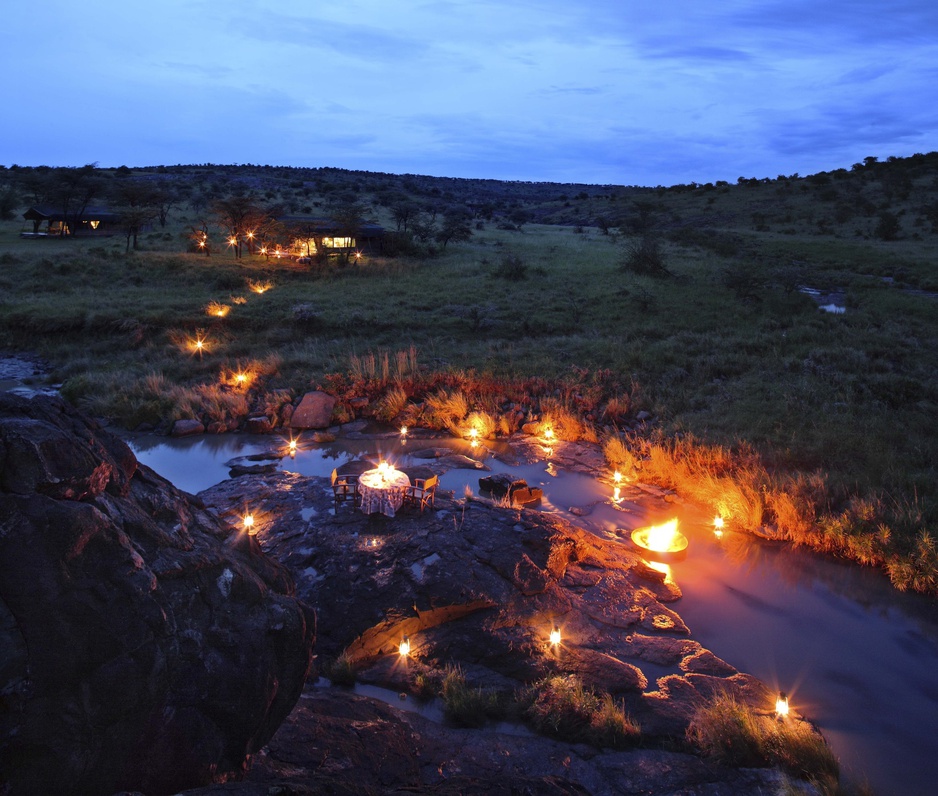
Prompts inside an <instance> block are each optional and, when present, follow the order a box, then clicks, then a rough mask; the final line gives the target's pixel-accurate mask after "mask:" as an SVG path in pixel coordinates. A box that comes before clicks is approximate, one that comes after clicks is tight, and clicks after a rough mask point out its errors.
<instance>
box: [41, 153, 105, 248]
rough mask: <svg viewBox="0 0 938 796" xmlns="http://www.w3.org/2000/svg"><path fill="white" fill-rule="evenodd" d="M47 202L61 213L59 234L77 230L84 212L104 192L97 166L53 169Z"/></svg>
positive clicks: (91, 164)
mask: <svg viewBox="0 0 938 796" xmlns="http://www.w3.org/2000/svg"><path fill="white" fill-rule="evenodd" d="M49 180H50V184H49V200H50V201H51V202H52V203H53V204H54V205H56V207H57V208H58V209H59V210H61V211H62V216H63V218H64V222H63V224H62V229H61V232H60V234H61V235H63V236H64V235H65V234H66V233H67V231H68V230H72V231H75V230H77V229H78V227H79V225H80V224H81V222H82V220H83V219H84V215H85V211H86V210H87V209H88V206H89V205H90V204H91V201H92V200H93V199H96V198H97V197H98V196H100V195H101V194H102V193H103V191H104V181H103V180H102V179H101V176H100V175H99V174H98V171H97V166H96V165H95V164H94V163H90V164H88V165H87V166H81V167H79V168H61V169H53V170H52V171H51V172H50V175H49Z"/></svg>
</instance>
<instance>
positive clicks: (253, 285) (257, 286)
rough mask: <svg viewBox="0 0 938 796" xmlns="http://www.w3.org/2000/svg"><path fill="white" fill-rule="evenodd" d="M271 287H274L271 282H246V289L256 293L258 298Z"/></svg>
mask: <svg viewBox="0 0 938 796" xmlns="http://www.w3.org/2000/svg"><path fill="white" fill-rule="evenodd" d="M273 286H274V285H273V283H272V282H254V281H249V282H248V288H250V290H251V292H252V293H257V295H259V296H260V295H261V294H263V293H266V292H267V291H268V290H270V289H271V288H272V287H273Z"/></svg>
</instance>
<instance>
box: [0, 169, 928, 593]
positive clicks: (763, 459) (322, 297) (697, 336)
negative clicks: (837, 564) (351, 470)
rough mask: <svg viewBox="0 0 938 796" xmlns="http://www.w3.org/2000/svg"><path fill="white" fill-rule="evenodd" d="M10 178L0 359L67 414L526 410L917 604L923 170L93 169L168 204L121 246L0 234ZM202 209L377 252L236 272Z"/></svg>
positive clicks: (19, 193)
mask: <svg viewBox="0 0 938 796" xmlns="http://www.w3.org/2000/svg"><path fill="white" fill-rule="evenodd" d="M34 171H35V170H24V169H7V170H4V171H2V172H0V185H6V186H7V187H9V189H10V190H9V191H8V192H7V193H6V194H4V191H3V190H0V194H4V195H5V196H11V197H15V217H14V218H13V219H12V220H7V221H3V222H0V266H2V268H0V286H2V289H3V292H2V298H0V346H3V347H4V348H6V349H7V350H12V351H22V352H28V353H32V354H36V355H38V356H40V357H42V358H43V359H44V360H45V361H46V362H48V363H49V365H50V368H51V372H50V380H51V381H52V382H54V383H57V384H61V385H62V386H61V391H62V393H63V394H64V395H65V396H66V397H67V399H68V400H70V401H72V402H74V403H76V404H77V405H79V406H81V407H83V408H85V409H86V410H88V411H90V412H91V413H93V414H95V415H98V416H102V417H106V418H108V419H110V420H112V421H113V422H116V423H119V424H121V425H124V426H125V427H128V428H136V427H140V426H141V425H144V426H146V425H149V426H153V427H156V428H162V429H167V428H168V426H169V424H171V423H172V421H174V420H176V419H180V418H199V419H201V420H203V422H205V423H206V424H207V425H208V424H211V423H212V422H214V423H215V424H216V428H221V427H224V428H234V427H237V426H238V425H239V423H241V422H243V420H244V418H245V417H247V416H248V415H253V414H258V413H263V414H266V415H267V416H269V417H270V418H271V419H273V420H274V421H275V422H276V418H277V417H278V416H279V415H278V413H279V412H280V410H281V408H282V407H283V406H284V405H285V404H286V403H289V402H290V401H292V400H294V399H295V398H296V397H298V396H299V395H300V394H302V393H303V392H305V391H306V390H308V389H309V388H310V387H311V386H312V385H319V386H323V387H324V388H325V389H327V390H330V391H331V392H333V393H334V394H336V395H337V396H338V397H339V399H340V403H339V410H338V411H339V419H347V418H349V417H351V416H352V414H353V413H356V412H362V411H364V412H370V413H372V414H375V415H376V416H377V417H379V418H381V419H384V420H388V421H398V420H400V419H402V418H403V419H406V420H408V421H409V422H416V423H421V422H423V423H425V424H427V425H433V426H436V427H449V428H451V429H454V430H458V429H459V428H460V425H461V424H466V423H469V422H482V418H484V419H485V423H486V424H487V425H486V427H487V428H489V429H493V430H494V431H495V432H496V433H498V432H501V433H505V432H509V431H512V430H514V429H516V428H517V427H518V425H519V423H520V422H522V419H524V420H538V419H541V420H542V419H543V416H544V415H545V414H546V415H547V417H548V418H549V419H550V420H551V422H552V423H554V424H555V425H556V426H557V428H558V429H560V430H561V436H566V437H567V438H577V437H580V438H586V439H593V440H597V441H599V442H601V443H602V444H603V445H604V448H605V450H606V454H607V458H608V459H609V461H610V464H611V465H615V466H619V467H622V468H625V469H626V470H631V471H634V474H635V475H637V476H639V477H641V478H643V479H646V480H654V481H656V482H658V483H661V484H664V485H667V486H672V487H675V488H677V489H679V490H681V491H682V492H684V493H686V494H688V495H689V496H691V497H693V498H695V499H699V500H702V501H704V502H707V503H710V504H712V505H713V506H714V508H715V510H717V511H720V512H721V513H723V514H724V515H725V516H727V517H728V518H729V519H730V520H732V521H734V522H736V523H737V524H738V526H739V527H742V528H746V529H749V530H762V531H764V530H765V529H767V528H770V529H772V531H771V532H773V533H776V534H777V535H779V536H781V537H783V538H789V539H791V540H793V541H795V542H799V543H805V544H809V545H811V546H813V547H815V548H818V549H822V550H827V551H830V552H833V553H836V554H840V555H846V556H849V557H851V558H854V559H856V560H859V561H862V562H865V563H869V564H874V565H877V566H882V567H884V568H885V569H886V570H887V571H888V572H889V574H890V576H891V577H892V579H893V581H894V583H896V585H897V586H899V587H900V588H914V589H918V590H921V591H932V592H934V591H936V590H938V551H936V546H935V541H934V538H933V536H932V532H931V529H932V528H933V527H934V524H935V519H936V516H938V472H936V465H935V462H936V460H938V423H936V422H935V416H936V406H938V345H936V341H938V334H936V332H938V311H936V310H938V296H936V293H938V271H936V243H938V155H936V154H931V155H917V156H913V157H912V158H905V159H890V160H889V161H888V162H883V163H880V162H878V161H875V159H872V158H869V159H867V160H866V161H865V162H864V163H861V164H856V165H855V166H854V167H853V168H851V169H849V170H848V169H841V170H839V171H836V172H830V173H825V174H819V175H812V176H810V177H805V178H802V177H799V176H797V175H792V176H790V177H785V176H780V177H778V178H775V179H743V178H741V179H740V181H739V182H738V183H737V184H733V185H728V184H721V183H717V184H713V185H711V184H707V185H697V184H694V185H683V186H673V187H670V188H657V189H639V188H626V187H617V186H569V185H550V184H529V183H500V182H497V181H491V180H489V181H477V180H475V181H474V180H451V179H434V178H428V177H414V176H409V175H408V176H403V177H398V176H394V175H382V174H372V173H362V172H343V171H340V170H334V169H286V168H284V169H272V168H261V167H251V166H240V167H219V166H199V167H167V168H163V167H160V168H158V169H149V170H143V169H135V170H130V169H118V170H114V171H108V170H95V174H94V175H92V176H93V177H94V178H95V179H100V180H101V184H102V186H104V187H102V188H101V189H100V190H101V192H102V193H101V196H108V195H111V196H114V195H116V194H115V193H114V190H115V189H114V186H115V185H117V184H119V183H120V181H121V180H124V181H137V182H138V183H140V182H147V183H148V184H156V185H160V186H163V187H165V188H168V189H171V191H170V199H171V201H168V205H169V210H168V213H166V214H165V216H166V217H165V222H166V223H165V225H162V224H161V223H159V222H158V220H157V218H156V216H155V214H154V216H153V217H152V218H151V219H149V221H148V224H147V226H146V227H142V228H141V229H140V230H135V232H138V233H139V234H138V238H137V243H138V247H137V248H136V249H134V248H132V247H131V245H130V244H131V233H130V231H129V230H128V231H126V236H125V235H124V234H120V233H118V234H117V235H116V236H114V237H110V238H96V239H78V238H76V239H66V240H61V239H52V238H49V239H39V240H24V239H21V238H20V237H19V233H20V231H21V230H22V229H24V225H23V222H22V220H21V214H22V212H23V211H24V210H25V209H26V208H27V207H28V206H30V205H31V204H33V203H36V202H38V201H39V200H40V199H41V198H42V196H41V191H42V190H49V189H48V184H46V188H45V189H44V188H43V186H42V184H41V181H40V180H38V179H36V177H37V175H36V174H35V173H33V172H34ZM55 171H56V170H48V172H52V177H51V178H50V176H49V173H43V174H42V175H39V176H42V177H43V179H52V180H53V182H54V177H55V174H54V172H55ZM4 180H5V181H6V182H5V183H4ZM108 191H111V194H108ZM230 197H240V199H241V200H245V199H249V200H250V202H251V204H252V206H253V207H254V208H264V209H266V210H267V211H269V212H270V213H271V214H276V213H277V212H279V213H307V214H314V215H324V216H325V215H329V214H330V213H332V214H336V213H341V212H343V208H344V211H345V212H347V209H348V208H349V207H350V206H351V207H353V209H354V212H355V213H357V214H359V215H360V216H361V217H362V218H367V219H368V220H374V221H376V222H377V223H380V224H383V225H384V226H385V227H386V228H387V229H388V230H391V231H392V232H391V235H390V238H389V241H388V243H387V248H386V253H385V254H383V255H377V254H374V255H367V256H365V257H364V258H363V259H362V260H360V261H356V260H354V259H352V260H351V261H349V262H345V259H344V258H342V257H331V258H323V259H322V260H321V261H315V260H314V262H312V263H309V264H302V265H301V264H298V263H296V262H295V261H292V260H285V259H284V260H277V259H276V258H270V259H268V258H267V257H264V256H260V255H257V254H254V255H252V254H250V252H249V251H245V252H243V256H242V257H240V258H237V257H236V256H235V252H234V250H233V248H231V247H230V246H226V245H225V243H224V238H225V236H226V235H227V234H229V233H230V231H231V230H230V229H228V228H226V221H225V219H224V217H223V215H224V214H223V213H222V212H221V210H220V207H221V206H222V205H223V204H224V202H225V200H226V199H228V198H230ZM124 198H125V199H126V192H125V193H124ZM102 201H103V200H101V199H99V200H97V201H96V203H98V204H100V203H101V202H102ZM11 202H12V200H11V201H8V202H7V204H10V203H11ZM114 203H115V202H114V200H112V204H114ZM229 226H230V225H229ZM447 229H448V230H449V231H450V232H453V230H455V232H454V234H452V235H449V234H448V233H447V232H446V230H447ZM197 230H204V231H207V234H209V235H211V236H212V239H213V241H217V242H218V243H217V245H215V246H214V247H213V250H212V254H211V256H209V257H206V256H204V255H201V254H199V253H197V252H195V251H190V249H192V248H193V247H192V241H193V236H194V234H196V231H197ZM391 253H393V256H391ZM804 288H813V289H815V290H818V291H821V292H822V293H824V294H830V296H832V298H831V299H830V300H831V301H835V302H837V303H839V304H840V305H842V306H844V307H845V308H846V311H845V312H844V313H842V314H833V313H828V312H823V311H821V310H820V309H819V308H818V301H817V300H815V299H814V298H812V297H811V296H809V295H807V294H806V293H805V292H804V290H803V289H804ZM261 290H262V292H260V291H261ZM210 308H211V309H212V310H214V311H217V310H219V309H221V311H222V312H224V313H225V314H224V316H223V317H221V316H218V315H214V314H210ZM195 339H203V340H204V342H205V347H204V350H203V351H202V353H201V354H198V353H196V352H194V351H193V349H192V348H191V343H192V342H193V341H194V340H195ZM239 371H243V372H244V373H246V374H248V381H247V383H246V384H242V385H239V384H238V383H237V382H236V380H235V374H236V373H238V372H239ZM356 399H357V400H356ZM364 399H367V400H364ZM365 404H367V406H365ZM472 413H475V415H474V418H475V419H473V420H472V421H470V419H469V418H470V417H471V416H473V415H472ZM649 418H650V419H649Z"/></svg>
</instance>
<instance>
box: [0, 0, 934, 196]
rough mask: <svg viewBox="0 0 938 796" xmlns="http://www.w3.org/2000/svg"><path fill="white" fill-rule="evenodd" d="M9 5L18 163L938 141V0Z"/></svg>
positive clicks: (666, 176) (510, 162) (459, 161)
mask: <svg viewBox="0 0 938 796" xmlns="http://www.w3.org/2000/svg"><path fill="white" fill-rule="evenodd" d="M4 6H5V7H4V9H3V15H2V17H3V21H4V25H3V30H4V34H3V47H2V54H0V64H2V65H3V67H4V70H3V71H4V77H3V80H2V82H0V103H2V107H3V108H4V111H3V115H2V117H0V119H2V120H0V164H2V165H7V166H9V165H12V164H19V165H22V166H35V165H50V166H80V165H84V164H86V163H98V164H99V165H100V166H102V167H109V166H119V165H127V166H148V165H160V164H165V165H173V164H190V163H225V164H229V163H235V164H237V163H255V164H272V165H284V166H311V167H316V166H334V167H339V168H346V169H365V170H368V171H382V172H391V173H396V174H404V173H414V174H429V175H435V176H450V177H486V178H493V179H500V180H536V181H551V182H586V183H600V184H620V185H672V184H675V183H685V182H694V181H696V182H710V181H714V180H729V181H731V182H735V180H736V179H737V178H738V177H740V176H744V177H776V176H778V175H781V174H784V175H791V174H794V173H799V174H802V175H805V174H811V173H814V172H817V171H823V170H830V169H836V168H841V167H844V168H849V167H850V166H851V165H852V164H853V163H856V162H858V161H862V160H863V158H865V157H867V156H875V157H879V158H880V159H885V158H886V157H888V156H890V155H895V156H905V155H911V154H913V153H915V152H929V151H933V150H935V149H938V2H935V0H896V1H895V2H886V0H850V2H847V1H846V0H826V1H822V0H784V2H774V1H768V0H746V1H744V2H740V1H736V0H730V1H729V2H719V3H714V2H710V3H707V2H701V1H700V0H663V1H662V2H657V3H651V2H638V1H637V0H583V1H580V0H509V1H508V2H497V3H495V2H485V1H484V0H483V1H481V2H480V1H479V0H471V2H470V1H469V0H466V1H465V2H463V1H461V0H455V1H454V2H433V1H432V0H430V1H429V2H413V1H411V2H408V1H406V0H405V1H404V2H389V1H388V0H385V1H384V2H379V0H343V2H300V0H294V2H282V1H278V0H270V1H269V2H258V1H255V2H249V1H247V0H226V1H225V2H207V1H206V0H193V1H191V2H187V1H186V0H159V1H158V2H143V3H130V2H126V0H119V1H117V0H101V1H100V2H96V1H94V0H93V1H92V2H87V3H74V2H61V1H60V0H52V1H51V2H44V3H42V4H40V5H30V4H28V3H12V2H11V3H5V4H4Z"/></svg>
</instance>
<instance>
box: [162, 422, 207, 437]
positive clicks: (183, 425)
mask: <svg viewBox="0 0 938 796" xmlns="http://www.w3.org/2000/svg"><path fill="white" fill-rule="evenodd" d="M204 433H205V426H203V425H202V423H201V422H200V421H198V420H177V421H176V422H175V423H173V429H172V431H171V432H170V434H171V435H172V436H174V437H189V436H192V435H193V434H204Z"/></svg>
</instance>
